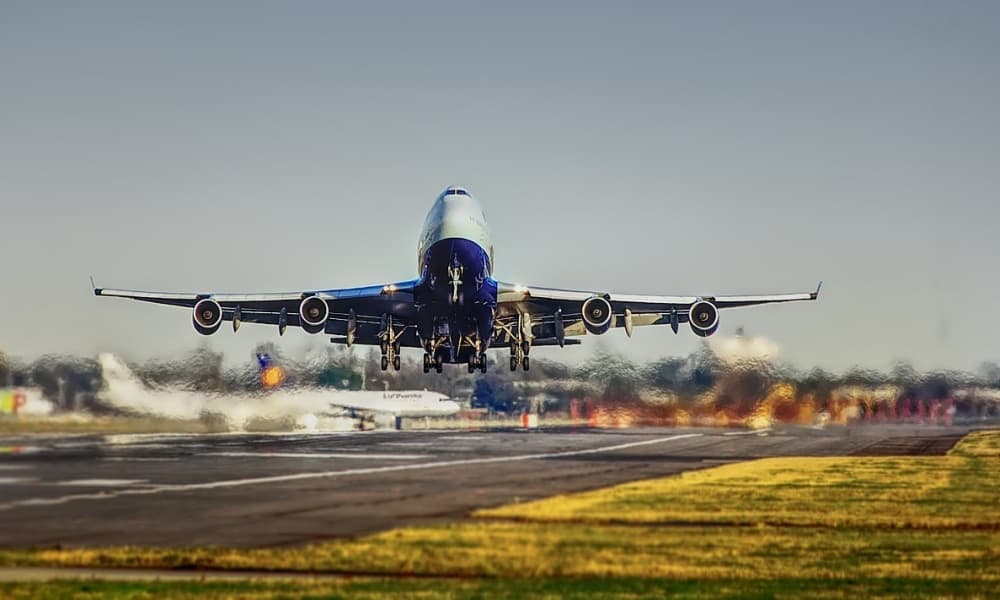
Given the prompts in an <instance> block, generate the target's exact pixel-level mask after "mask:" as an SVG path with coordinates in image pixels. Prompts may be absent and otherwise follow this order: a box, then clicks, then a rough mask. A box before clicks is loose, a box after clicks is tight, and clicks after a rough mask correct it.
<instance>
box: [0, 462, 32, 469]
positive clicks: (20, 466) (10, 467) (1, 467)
mask: <svg viewBox="0 0 1000 600" xmlns="http://www.w3.org/2000/svg"><path fill="white" fill-rule="evenodd" d="M30 468H31V466H30V465H5V464H2V463H0V471H21V470H24V469H30Z"/></svg>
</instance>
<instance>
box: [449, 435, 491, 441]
mask: <svg viewBox="0 0 1000 600" xmlns="http://www.w3.org/2000/svg"><path fill="white" fill-rule="evenodd" d="M485 438H486V436H484V435H442V436H440V437H438V439H439V440H482V439H485Z"/></svg>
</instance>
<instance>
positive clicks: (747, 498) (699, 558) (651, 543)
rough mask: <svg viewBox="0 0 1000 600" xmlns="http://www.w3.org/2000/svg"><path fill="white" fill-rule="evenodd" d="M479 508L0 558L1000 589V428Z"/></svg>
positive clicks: (592, 584) (478, 590) (831, 591)
mask: <svg viewBox="0 0 1000 600" xmlns="http://www.w3.org/2000/svg"><path fill="white" fill-rule="evenodd" d="M474 517H475V518H473V519H470V520H468V521H464V522H460V523H455V524H451V525H445V526H436V527H413V528H405V529H398V530H391V531H387V532H383V533H379V534H375V535H371V536H366V537H362V538H358V539H354V540H345V541H337V542H330V543H324V544H318V545H313V546H306V547H302V548H294V549H257V550H226V549H204V548H203V549H190V550H156V549H132V548H109V549H99V550H37V551H2V552H0V564H6V565H66V566H69V565H73V566H143V567H164V568H185V569H191V568H203V569H266V570H292V571H326V572H339V573H349V574H356V575H357V574H364V575H368V576H376V577H378V576H380V575H398V574H405V575H419V576H426V577H435V576H439V577H452V578H454V577H459V578H462V579H458V580H454V579H452V580H447V581H442V580H413V579H402V580H392V581H388V582H386V581H378V580H375V581H360V582H359V581H353V580H351V581H344V582H334V583H330V582H326V583H322V584H314V585H316V586H320V587H322V586H324V585H325V586H327V587H326V588H323V589H322V590H321V589H319V588H315V589H314V590H312V591H309V590H307V589H306V588H303V589H302V590H301V591H302V593H309V594H311V593H313V591H315V592H316V594H318V595H323V594H327V595H329V594H334V595H336V594H341V593H343V594H350V595H360V596H361V597H365V596H366V595H367V596H370V597H383V596H380V595H379V594H389V593H391V595H394V596H398V595H399V594H400V593H405V594H410V595H412V596H415V597H437V596H438V595H443V596H446V597H505V596H506V597H518V596H519V595H523V593H525V591H531V592H532V593H536V592H537V593H539V594H541V593H543V590H544V593H546V594H552V595H553V597H555V596H563V595H569V596H572V595H580V596H583V595H584V594H586V595H587V596H588V597H600V594H605V595H607V596H609V597H611V596H618V595H621V594H625V595H630V596H634V597H662V596H663V595H664V594H666V593H671V594H673V593H676V594H679V595H680V597H721V596H730V595H736V596H747V595H749V596H751V597H752V596H757V597H778V596H790V597H795V596H803V595H806V596H813V597H831V598H842V597H843V598H849V597H862V596H867V597H871V596H882V597H900V598H903V597H906V598H911V597H916V596H930V597H936V596H956V595H957V596H980V597H990V596H992V595H993V593H994V590H995V589H997V588H1000V568H998V567H997V565H1000V432H981V433H977V434H973V435H971V436H969V437H967V438H966V439H965V440H963V441H962V442H961V443H960V444H959V445H958V446H957V447H956V448H955V449H953V450H952V452H951V453H950V454H949V455H948V456H943V457H917V458H896V457H888V458H884V457H877V458H790V459H764V460H758V461H752V462H748V463H740V464H734V465H728V466H723V467H718V468H715V469H708V470H705V471H699V472H692V473H688V474H685V475H683V476H679V477H671V478H665V479H658V480H651V481H644V482H637V483H630V484H625V485H620V486H616V487H612V488H607V489H602V490H598V491H594V492H588V493H582V494H573V495H567V496H557V497H554V498H550V499H546V500H541V501H537V502H530V503H524V504H515V505H509V506H504V507H500V508H496V509H491V510H483V511H479V512H477V513H476V514H475V516H474ZM588 582H589V583H588ZM68 585H70V584H58V585H56V586H54V588H53V590H56V589H58V588H59V587H60V586H64V587H65V586H68ZM93 585H96V586H98V588H100V586H107V587H106V588H101V589H97V588H95V589H94V592H95V594H96V595H97V596H100V595H101V594H103V593H105V592H108V593H114V594H118V593H119V592H122V593H124V588H118V587H116V586H124V585H126V584H124V583H113V582H109V583H102V584H93ZM129 585H131V584H129ZM164 585H166V584H164ZM171 585H174V584H171ZM198 585H206V586H208V585H216V586H224V585H234V584H208V583H205V584H197V583H192V584H190V586H195V587H197V586H198ZM247 585H250V586H254V585H256V586H264V587H260V588H259V589H257V588H254V590H256V591H253V590H251V589H250V588H247V589H246V590H244V591H243V592H240V591H235V590H234V591H232V592H227V591H225V590H224V589H223V588H222V587H219V589H218V590H217V592H218V595H220V596H221V597H226V596H227V595H230V594H232V595H237V596H240V597H262V598H268V597H280V596H281V595H282V594H284V593H285V592H282V591H281V590H280V589H277V588H275V589H269V588H267V586H268V585H272V586H273V585H276V584H263V583H253V584H251V583H247ZM282 585H293V586H294V585H305V584H302V583H287V584H282ZM355 585H357V586H361V587H359V588H357V589H354V588H352V587H351V586H355ZM366 586H367V587H366ZM380 586H381V587H380ZM182 588H183V586H181V587H178V588H177V590H178V591H179V592H180V590H181V589H182ZM33 589H35V590H37V589H39V588H37V587H33V585H32V584H16V585H11V586H8V587H6V588H4V587H0V595H15V594H19V593H22V592H24V591H28V592H30V591H31V590H33ZM65 589H70V590H71V589H72V588H65ZM192 589H194V588H192ZM102 590H103V591H102ZM317 590H318V591H317ZM323 590H325V591H323ZM205 591H206V592H208V591H209V590H208V588H205ZM396 592H398V593H396ZM211 593H216V592H211ZM291 595H292V596H298V595H300V594H299V593H298V592H293V593H292V594H291ZM51 597H61V596H58V595H56V596H51Z"/></svg>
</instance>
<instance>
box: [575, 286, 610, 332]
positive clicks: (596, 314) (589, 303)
mask: <svg viewBox="0 0 1000 600" xmlns="http://www.w3.org/2000/svg"><path fill="white" fill-rule="evenodd" d="M582 312H583V326H584V327H586V328H587V331H589V332H590V333H593V334H594V335H601V334H602V333H604V332H605V331H607V330H608V329H610V328H611V318H612V317H613V316H614V313H613V312H612V310H611V303H610V302H608V299H607V298H605V297H603V296H591V297H590V298H587V299H586V300H585V301H584V303H583V309H582Z"/></svg>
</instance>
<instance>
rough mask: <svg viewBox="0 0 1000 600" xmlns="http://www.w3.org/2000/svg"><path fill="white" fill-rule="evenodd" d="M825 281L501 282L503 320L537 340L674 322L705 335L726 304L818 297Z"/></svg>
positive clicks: (511, 330) (508, 330)
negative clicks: (768, 288)
mask: <svg viewBox="0 0 1000 600" xmlns="http://www.w3.org/2000/svg"><path fill="white" fill-rule="evenodd" d="M821 285H822V284H820V286H821ZM820 286H817V287H816V290H815V291H812V292H802V293H792V294H760V295H742V296H718V295H700V296H695V295H691V296H662V295H635V294H612V293H607V292H600V291H582V290H561V289H554V288H539V287H531V286H523V285H513V284H507V283H500V284H499V286H498V290H499V305H498V310H497V321H498V323H499V326H500V328H501V331H503V332H504V337H505V338H509V339H519V337H518V336H519V335H520V336H524V335H525V334H527V336H528V337H530V338H533V339H534V340H536V341H535V342H534V343H535V344H537V343H538V342H540V341H542V340H549V339H552V340H556V341H557V342H558V343H560V344H562V343H565V338H567V337H571V336H579V335H585V334H588V333H590V334H602V333H604V332H606V331H608V330H609V329H612V328H619V327H620V328H624V329H625V331H626V333H627V334H628V335H630V336H631V335H632V330H633V328H635V327H642V326H647V325H670V326H671V328H672V329H673V330H674V332H675V333H676V332H677V331H678V328H679V326H680V325H681V324H684V323H688V324H690V327H691V329H692V331H693V332H694V333H695V334H697V335H699V336H702V337H705V336H708V335H711V334H713V333H714V332H715V331H716V329H717V328H718V324H719V311H720V310H722V309H729V308H739V307H745V306H756V305H761V304H774V303H782V302H795V301H808V300H816V299H817V298H818V297H819V292H820Z"/></svg>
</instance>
